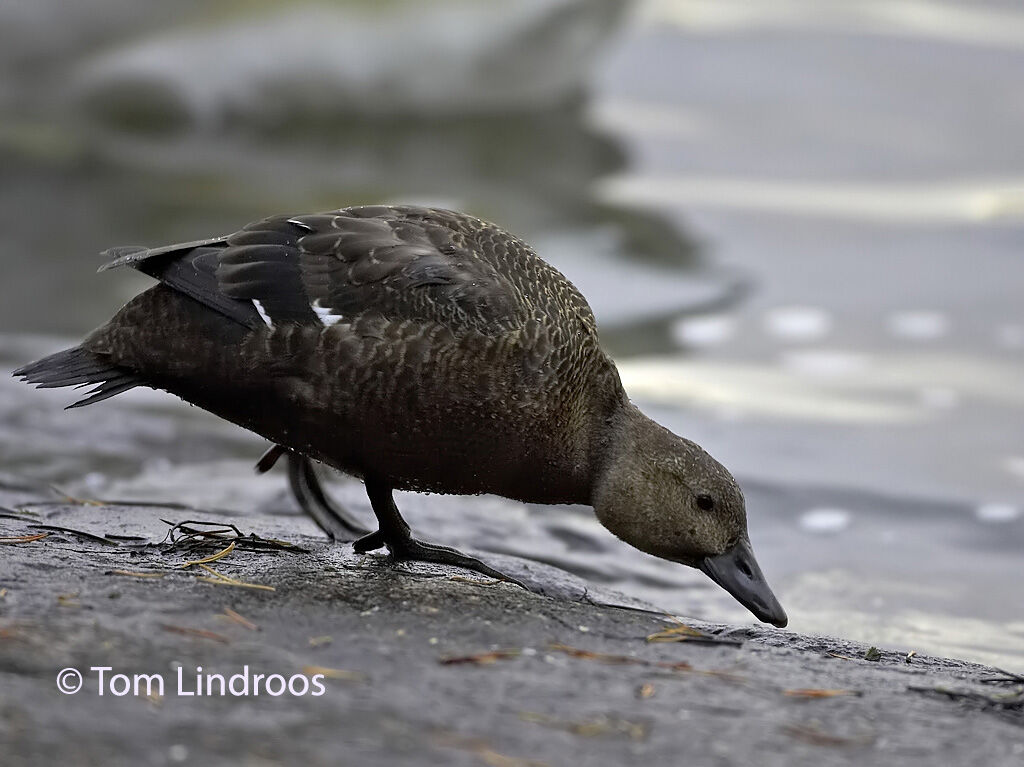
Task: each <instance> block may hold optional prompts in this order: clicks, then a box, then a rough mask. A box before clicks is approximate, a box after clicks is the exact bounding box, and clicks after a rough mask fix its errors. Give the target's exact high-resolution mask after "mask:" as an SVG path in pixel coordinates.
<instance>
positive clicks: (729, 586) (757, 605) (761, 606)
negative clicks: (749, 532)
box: [700, 536, 789, 628]
mask: <svg viewBox="0 0 1024 767" xmlns="http://www.w3.org/2000/svg"><path fill="white" fill-rule="evenodd" d="M700 569H701V570H703V571H704V573H705V574H706V575H707V576H708V577H709V578H710V579H711V580H713V581H714V582H715V583H717V584H718V585H719V586H721V587H722V588H723V589H725V590H726V591H728V592H729V593H730V594H732V595H733V596H734V597H736V599H737V601H738V602H739V603H740V604H741V605H743V606H744V607H746V608H747V609H748V610H750V612H752V613H753V614H754V615H755V616H756V617H757V619H758V620H760V621H764V622H765V623H771V624H772V625H774V626H778V627H779V628H784V627H785V625H786V624H787V623H789V618H787V617H786V611H785V610H783V609H782V605H780V604H779V600H778V599H776V598H775V595H774V594H773V593H772V590H771V588H769V587H768V581H766V580H765V579H764V575H762V574H761V568H760V567H758V566H757V560H756V559H754V552H753V550H752V549H751V548H750V541H749V540H747V537H746V536H743V537H742V538H740V539H739V541H738V542H737V543H736V545H735V546H733V547H732V548H731V549H729V550H728V551H726V552H725V553H724V554H719V555H718V556H715V557H705V558H704V560H703V561H702V562H701V563H700Z"/></svg>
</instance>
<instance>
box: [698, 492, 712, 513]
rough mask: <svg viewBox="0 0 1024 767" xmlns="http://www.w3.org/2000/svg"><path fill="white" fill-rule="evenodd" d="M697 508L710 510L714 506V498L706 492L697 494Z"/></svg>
mask: <svg viewBox="0 0 1024 767" xmlns="http://www.w3.org/2000/svg"><path fill="white" fill-rule="evenodd" d="M697 508H698V509H703V510H704V511H711V510H712V509H713V508H715V499H714V498H712V497H711V496H710V495H708V494H707V493H701V494H700V495H698V496H697Z"/></svg>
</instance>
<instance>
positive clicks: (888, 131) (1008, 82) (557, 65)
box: [0, 0, 1024, 669]
mask: <svg viewBox="0 0 1024 767" xmlns="http://www.w3.org/2000/svg"><path fill="white" fill-rule="evenodd" d="M85 5H88V4H85ZM93 5H94V6H95V7H96V8H101V9H105V11H106V13H107V15H106V16H105V17H104V18H108V17H109V18H110V19H111V21H110V22H109V23H100V22H99V21H97V20H96V19H94V18H91V17H90V16H89V14H87V13H85V12H84V11H81V12H80V11H75V14H79V16H80V18H79V17H78V16H76V18H75V19H73V21H74V23H69V24H68V25H64V26H63V27H62V31H61V34H60V35H58V36H57V37H56V38H54V37H52V36H51V38H50V39H49V40H48V41H47V45H45V46H44V45H42V43H41V42H40V40H42V39H43V38H42V37H41V35H42V33H41V32H40V30H46V29H51V28H52V27H51V26H47V24H46V22H47V21H48V20H52V19H53V18H54V17H55V16H56V15H57V14H58V13H61V10H60V9H61V5H60V4H58V3H55V2H52V3H48V2H38V3H33V4H31V7H29V6H26V8H25V9H22V10H21V11H20V12H15V11H12V10H9V9H8V10H2V11H0V14H8V15H10V14H15V15H14V16H11V17H10V18H4V17H3V16H2V15H0V30H3V31H2V32H0V38H2V39H0V42H4V43H5V45H4V46H3V50H4V51H5V53H3V54H2V56H0V66H2V67H3V68H4V70H5V74H6V76H5V77H4V78H3V79H4V86H3V88H2V89H0V105H2V106H3V120H2V124H0V161H2V163H0V174H2V183H0V254H2V256H0V257H2V259H3V264H4V267H5V269H4V273H5V275H7V278H6V279H5V280H4V282H3V286H2V287H0V293H2V295H0V297H2V299H3V300H2V301H0V329H2V330H3V332H4V337H3V339H4V340H3V343H2V349H0V362H2V363H3V365H4V366H6V367H7V368H10V367H13V366H14V365H15V364H17V363H20V362H24V361H25V360H26V359H28V358H31V357H32V356H33V355H36V354H39V353H41V352H42V351H45V350H47V349H49V348H56V347H58V346H59V345H60V344H61V343H62V342H64V341H66V340H67V339H69V338H72V337H77V336H80V335H81V334H82V333H83V332H85V331H87V330H89V329H91V328H92V327H94V326H96V325H98V324H99V323H101V322H102V321H103V320H105V319H106V318H107V316H109V313H110V312H111V311H112V309H113V308H115V307H116V306H117V305H119V302H121V301H123V300H125V299H127V298H128V297H129V296H131V295H132V294H133V293H134V292H135V291H137V290H138V289H139V288H140V287H142V286H144V285H145V284H146V281H145V279H144V278H141V277H140V276H139V275H134V274H128V273H112V274H105V275H95V274H94V267H95V266H96V265H98V263H99V262H100V259H99V257H98V256H97V255H96V254H97V253H98V252H99V251H100V250H102V249H104V248H106V247H109V246H111V245H116V244H125V243H131V242H139V243H151V244H159V243H163V242H167V241H175V240H187V239H195V238H197V237H202V236H206V235H210V234H217V233H224V232H229V231H232V230H233V229H235V228H237V227H238V226H240V225H241V224H243V223H245V222H247V221H249V220H252V219H255V218H258V217H261V216H263V215H267V214H270V213H276V212H285V211H294V212H305V211H311V210H322V209H329V208H334V207H338V206H341V205H346V204H354V203H362V202H370V201H374V202H376V201H417V202H428V203H432V204H440V205H446V206H451V207H458V208H464V209H467V210H470V211H472V212H474V213H476V214H478V215H481V216H483V217H485V218H490V219H492V220H495V221H498V222H500V223H502V224H504V225H505V226H507V227H508V228H509V229H511V230H513V231H515V232H517V233H519V234H521V235H522V236H523V237H525V238H526V239H528V240H529V241H531V242H533V243H534V244H535V245H536V246H537V248H538V250H539V251H540V252H541V253H542V254H543V255H544V256H545V257H547V258H548V259H549V260H551V261H552V262H553V263H555V264H556V265H557V266H558V267H559V268H560V269H562V271H564V272H565V273H566V274H567V275H568V276H569V277H570V278H571V279H572V280H573V281H575V282H576V283H577V284H578V285H579V286H580V288H581V289H582V290H583V291H584V293H585V294H586V295H587V296H588V298H589V299H590V301H591V303H592V305H593V307H594V310H595V313H596V314H597V316H598V319H599V320H600V321H601V323H602V333H603V337H604V339H605V343H606V345H607V346H608V348H609V350H610V351H611V352H612V353H613V355H614V356H615V357H616V359H617V360H618V361H619V363H620V367H621V370H622V374H623V379H624V382H625V383H626V385H627V388H628V389H629V390H630V392H631V394H632V396H633V397H634V398H635V399H636V400H637V401H639V402H640V403H642V404H643V405H644V407H645V409H646V410H648V411H649V412H650V413H651V414H652V415H654V416H655V417H657V418H658V419H659V420H660V421H662V422H663V423H665V424H666V425H667V426H669V427H671V428H673V429H674V430H675V431H677V432H679V433H681V434H685V435H687V436H689V437H692V438H694V439H697V440H698V441H700V442H701V443H702V444H704V445H705V446H706V447H707V448H708V449H709V450H710V451H711V452H712V453H713V454H714V455H715V456H716V457H718V458H719V459H720V460H722V461H723V462H724V463H726V464H727V465H728V466H730V467H731V468H732V469H733V471H734V473H735V474H736V475H737V476H738V477H739V478H740V479H741V481H742V483H743V484H744V487H745V490H746V493H747V499H748V509H749V514H750V525H751V529H752V538H753V541H754V545H755V548H756V550H757V552H758V555H759V558H760V560H761V563H762V566H763V569H764V570H765V571H766V573H767V574H768V576H769V578H770V580H771V581H772V583H773V585H774V586H775V588H776V592H777V593H778V594H779V596H780V598H781V600H782V601H783V603H784V604H785V605H786V607H787V608H788V610H789V612H790V616H791V627H792V628H793V629H795V630H797V631H804V632H822V633H838V634H844V635H847V636H851V637H856V638H861V639H864V640H866V641H869V642H874V643H877V644H881V645H885V646H888V647H896V648H906V649H907V650H908V651H909V650H918V651H929V652H938V653H945V654H952V655H958V656H962V657H971V658H978V659H981V660H987V661H992V662H997V663H1000V664H1005V665H1009V666H1013V667H1015V668H1017V669H1022V668H1024V559H1022V551H1024V418H1022V415H1024V413H1022V410H1024V303H1022V301H1021V296H1022V295H1024V255H1022V254H1024V97H1022V95H1021V90H1020V83H1021V82H1022V81H1024V10H1019V9H1017V7H1016V6H1015V5H1013V4H1006V3H998V2H991V3H956V2H952V1H949V2H935V3H928V4H921V3H911V2H902V0H900V1H897V2H892V3H857V2H852V0H851V2H828V3H821V2H812V0H806V2H801V1H797V0H794V2H789V3H757V2H741V1H740V0H726V1H723V2H714V3H711V2H669V1H668V0H659V1H658V2H650V3H645V4H642V5H639V6H632V7H629V8H627V7H626V6H625V4H624V3H618V2H600V3H591V4H583V3H574V2H568V1H566V2H555V1H554V0H552V1H551V2H541V1H540V0H536V1H535V2H534V1H529V0H523V2H513V3H508V4H490V3H477V4H467V3H459V2H452V3H447V4H444V5H445V6H446V7H447V10H446V11H445V14H449V15H443V18H444V19H445V20H446V24H447V25H446V26H444V27H443V29H444V30H449V31H444V32H442V31H441V29H442V28H435V27H423V26H422V25H421V24H420V19H419V17H418V16H417V13H418V11H417V10H416V9H415V7H414V6H415V4H408V3H388V4H385V10H384V11H380V9H378V10H377V11H376V13H385V14H387V13H390V14H395V17H394V18H396V19H401V21H400V22H394V23H392V22H387V23H386V24H385V25H384V27H381V26H380V25H381V24H382V22H381V18H380V17H378V16H374V15H373V14H372V13H369V11H367V9H366V7H365V6H366V4H359V3H355V4H350V5H345V4H339V5H338V8H340V9H341V10H338V11H336V13H340V14H356V15H357V17H358V24H362V25H363V26H362V27H358V29H359V30H362V38H365V39H369V40H373V39H375V38H373V35H374V34H378V33H379V30H380V29H381V28H385V27H386V28H387V30H388V32H387V34H388V35H390V37H389V38H388V39H389V40H390V41H391V42H390V43H389V46H390V49H394V47H395V46H396V45H404V46H405V47H407V48H408V50H409V51H411V52H412V53H416V52H418V51H421V49H422V56H428V54H430V52H431V51H433V52H435V53H436V50H437V49H438V48H441V49H443V55H440V54H437V55H433V54H431V56H432V58H428V59H427V60H429V61H430V62H431V64H430V66H432V67H433V69H432V70H431V69H430V68H428V67H426V65H424V67H422V68H419V67H415V66H412V65H410V64H408V63H405V64H404V65H403V66H395V65H394V62H391V61H388V57H387V56H386V55H385V54H386V52H387V50H389V46H385V45H384V44H380V45H376V46H374V45H364V46H363V47H362V48H360V51H361V55H360V56H359V57H357V58H356V59H352V60H351V61H350V60H348V59H345V58H344V57H342V58H340V59H338V58H334V59H329V60H328V61H327V63H326V64H325V63H324V60H321V58H318V56H317V55H315V51H313V52H310V53H307V54H305V55H302V56H299V55H294V56H291V58H288V56H289V54H287V53H284V54H281V55H282V56H284V57H285V59H286V61H285V63H286V64H287V66H283V67H282V69H281V70H274V73H273V77H271V76H270V75H266V74H264V76H262V79H260V77H255V78H254V76H253V74H252V71H253V69H252V68H253V67H254V66H256V65H257V64H258V63H259V62H258V61H256V62H255V63H254V62H253V61H250V60H249V59H246V58H245V57H242V58H241V59H239V58H238V57H234V58H232V59H231V61H230V62H225V63H224V66H223V69H222V70H221V71H218V72H217V73H216V77H215V78H213V77H204V76H203V70H202V68H201V67H200V66H199V64H200V63H201V62H204V61H207V60H208V59H207V58H204V57H209V56H211V55H212V54H211V53H210V50H211V46H213V48H214V49H216V47H217V46H221V50H232V51H235V50H244V49H246V47H247V46H246V45H245V41H246V40H248V39H252V36H253V35H260V34H264V32H265V30H266V28H267V27H268V25H270V26H271V27H273V25H274V24H275V23H277V24H278V25H279V26H278V27H277V28H280V22H275V21H274V19H273V18H272V17H267V16H264V15H261V13H263V11H261V5H260V4H259V3H223V4H221V5H220V6H217V8H218V9H219V10H217V11H216V12H211V11H210V10H209V9H208V8H205V6H204V7H200V6H199V4H189V3H180V4H178V5H177V6H175V7H176V8H177V9H178V14H177V15H174V14H170V13H168V12H166V11H157V10H153V11H152V12H150V13H149V15H144V14H141V12H140V11H139V10H138V9H137V8H136V7H135V4H128V3H118V2H117V0H93ZM470 5H472V6H473V8H471V9H468V10H467V8H468V7H469V6H470ZM925 5H927V8H925V7H924V6H925ZM324 7H325V6H317V7H316V8H313V9H310V8H309V7H307V6H305V5H304V4H301V3H296V4H293V6H292V13H293V15H295V17H296V18H300V19H302V18H306V17H305V16H304V15H303V14H306V13H312V14H314V15H315V16H314V17H315V18H318V19H320V22H321V23H320V24H319V26H321V27H322V28H323V29H325V30H327V31H330V30H333V29H336V28H340V27H335V26H331V25H332V24H334V23H335V22H337V21H338V20H339V19H341V20H342V21H345V22H346V23H345V24H343V25H342V26H344V27H345V28H347V29H349V32H348V33H346V34H351V29H352V23H349V22H350V19H349V17H347V16H344V15H342V16H332V17H331V19H326V18H324V17H322V16H316V14H324V13H326V11H324V10H323V8H324ZM331 7H332V8H333V7H334V6H331ZM129 8H130V9H134V10H130V11H129V10H126V9H129ZM496 8H501V9H502V10H501V11H500V12H501V13H503V14H506V15H505V17H503V22H502V24H500V25H495V24H493V23H486V21H485V20H486V18H487V17H486V13H488V12H491V13H493V12H496V11H495V9H496ZM204 9H205V10H204ZM114 11H120V12H119V13H114ZM926 11H927V12H926ZM332 12H335V11H332ZM367 14H369V15H367ZM353 18H356V17H353ZM240 19H241V20H242V21H239V20H240ZM114 20H116V21H114ZM435 21H436V20H435ZM353 23H354V22H353ZM240 24H241V26H239V25H240ZM453 24H454V25H456V26H457V28H458V30H459V31H460V34H450V28H451V25H453ZM375 25H376V26H375ZM239 29H243V30H248V31H247V32H245V34H242V33H240V32H239V31H238V30H239ZM261 30H262V31H261ZM339 34H340V33H339ZM247 35H248V37H247ZM403 35H404V36H405V37H403ZM431 35H433V36H434V37H431ZM362 38H361V39H362ZM432 39H434V40H438V41H441V42H443V43H444V45H438V46H431V45H429V44H426V43H429V42H430V40H432ZM424 40H426V43H425V42H424ZM396 41H397V42H396ZM225 46H226V47H225ZM417 46H420V47H417ZM310 47H311V48H314V47H315V46H314V45H313V43H310ZM412 53H410V56H411V55H412ZM417 55H419V54H417ZM403 61H406V62H407V61H408V59H405V58H403ZM247 62H248V65H247ZM331 67H333V68H334V69H331ZM207 69H209V67H207ZM281 71H284V72H285V74H281ZM311 71H312V72H314V74H315V75H316V76H315V77H313V78H312V84H311V85H309V87H308V88H307V89H306V90H302V89H300V88H298V87H296V85H295V83H296V82H299V81H301V79H302V77H303V73H306V74H308V73H309V72H311ZM338 71H340V72H342V73H343V75H344V76H335V75H334V74H331V73H332V72H334V73H336V72H338ZM325 72H326V73H327V74H325ZM431 72H433V74H434V76H429V75H430V74H431ZM442 72H443V73H444V76H443V77H442V76H441V73H442ZM147 78H148V79H147ZM275 78H276V79H275ZM289 78H290V79H289ZM527 86H528V87H527ZM140 93H141V94H148V96H147V97H146V98H143V97H142V96H140ZM225 94H227V95H225ZM149 97H151V98H149ZM225 104H227V106H225ZM339 105H343V106H339ZM119 399H123V400H124V401H123V402H122V403H120V404H117V403H107V404H104V406H102V407H98V408H88V409H86V410H84V411H76V412H73V413H67V414H65V413H63V412H60V411H59V409H58V408H57V406H58V405H59V404H63V403H65V402H66V401H68V397H67V396H66V393H64V392H56V393H54V392H50V393H45V392H32V391H31V390H29V389H28V388H27V387H24V386H21V385H18V384H15V383H14V382H11V381H9V380H0V408H2V411H3V415H2V419H0V420H2V423H0V436H2V435H3V434H6V435H7V438H4V439H2V440H0V456H2V461H3V466H4V471H5V472H7V473H10V474H16V475H21V476H26V475H27V476H33V477H37V478H42V479H46V480H54V481H60V482H62V483H65V484H66V485H68V486H69V487H73V488H78V489H82V490H86V491H88V492H90V493H92V494H94V495H96V496H99V497H114V496H120V497H124V496H126V495H129V496H132V497H135V498H159V499H164V500H169V499H173V500H184V501H191V502H195V503H198V504H200V505H206V506H222V507H230V508H240V509H245V508H252V507H253V506H259V507H261V508H278V507H280V508H284V507H285V506H286V498H285V495H284V493H283V489H282V488H283V481H282V479H281V478H280V477H279V476H269V477H261V478H259V479H254V478H253V477H252V475H251V473H250V470H249V468H248V466H247V464H248V463H249V462H251V461H252V460H254V459H255V457H256V456H257V455H258V453H259V451H260V449H261V443H260V441H259V440H258V439H256V438H253V437H250V436H248V435H245V434H242V433H241V432H239V431H237V430H235V429H234V428H232V427H228V426H226V425H221V424H218V423H216V422H215V421H214V419H212V418H210V417H207V416H205V415H204V414H202V413H200V412H199V411H196V410H193V409H190V408H187V407H185V406H182V405H180V404H177V403H175V402H174V401H173V400H171V398H169V397H167V396H165V395H158V394H155V393H140V392H134V393H132V394H130V395H126V396H125V397H123V398H119ZM26 429H27V430H28V431H29V432H30V433H32V434H33V435H35V437H34V438H33V440H32V443H31V444H24V442H23V441H22V440H21V438H20V437H19V438H18V440H17V441H15V438H14V435H16V434H17V435H21V434H23V433H24V432H25V430H26ZM337 489H338V492H339V493H340V494H341V495H342V496H343V497H345V498H346V499H347V501H348V503H349V504H350V505H351V506H352V507H353V509H355V510H356V511H357V512H363V513H368V507H367V504H366V502H365V500H364V499H363V497H362V495H361V489H360V488H359V487H358V486H357V485H355V484H353V483H351V482H345V481H341V482H340V484H339V485H338V488H337ZM499 510H500V511H501V513H498V511H499ZM491 511H493V512H494V513H490V512H491ZM410 516H411V515H410ZM411 521H412V523H413V524H414V526H416V527H418V528H420V529H422V530H423V532H424V533H425V534H427V535H430V536H433V537H436V538H438V539H442V540H444V541H446V542H449V543H453V544H457V545H465V546H475V547H479V548H483V549H492V550H495V551H503V552H510V553H516V554H521V555H525V556H532V557H536V558H538V559H542V560H545V561H549V562H553V563H556V564H559V565H562V566H565V567H567V568H569V569H572V570H574V571H576V572H579V573H581V574H584V575H586V576H587V577H590V578H593V579H594V580H598V581H601V582H604V583H609V584H612V585H614V586H616V587H618V588H620V589H622V590H624V591H628V592H630V593H634V594H637V595H639V596H643V597H645V598H648V599H650V600H651V601H654V602H656V603H658V604H660V605H662V606H664V607H666V608H668V609H672V610H678V611H680V612H683V613H687V614H698V615H700V616H702V617H708V618H717V619H729V620H737V621H743V620H746V619H747V618H748V616H746V615H745V613H744V612H743V610H742V608H740V607H739V606H738V605H736V604H734V603H733V602H732V601H731V599H730V598H729V597H728V596H727V595H725V594H724V593H721V592H720V591H718V590H717V589H715V588H713V587H712V586H710V584H708V583H707V581H706V579H704V577H703V576H702V575H700V574H699V573H695V572H693V571H689V570H684V569H682V568H679V567H678V566H675V565H671V564H669V563H665V562H660V561H654V560H652V559H651V558H649V557H646V556H645V555H642V554H640V553H638V552H635V551H633V550H631V549H628V548H626V547H625V546H624V545H623V544H620V543H619V542H617V541H616V540H614V539H613V538H612V537H611V536H610V535H609V534H607V533H606V532H604V531H603V530H602V529H601V528H600V526H599V525H598V524H597V522H596V521H595V520H594V519H593V516H592V514H591V513H590V512H589V510H586V509H582V508H581V509H567V510H551V509H542V508H527V507H516V508H514V509H513V510H512V511H508V510H507V508H506V507H504V506H499V505H498V504H497V503H496V502H494V501H492V500H489V499H465V498H440V497H428V498H426V499H425V501H423V503H422V509H421V511H420V512H419V513H418V515H417V516H416V517H414V518H412V519H411ZM297 524H303V525H305V524H307V523H305V522H301V523H298V522H297Z"/></svg>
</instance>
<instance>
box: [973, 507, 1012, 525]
mask: <svg viewBox="0 0 1024 767" xmlns="http://www.w3.org/2000/svg"><path fill="white" fill-rule="evenodd" d="M974 516H976V517H977V518H978V519H979V520H981V521H982V522H989V523H993V524H999V523H1002V522H1013V521H1014V520H1015V519H1017V518H1019V517H1020V508H1018V507H1017V506H1014V505H1013V504H1012V503H983V504H981V505H980V506H978V507H977V508H976V509H975V510H974Z"/></svg>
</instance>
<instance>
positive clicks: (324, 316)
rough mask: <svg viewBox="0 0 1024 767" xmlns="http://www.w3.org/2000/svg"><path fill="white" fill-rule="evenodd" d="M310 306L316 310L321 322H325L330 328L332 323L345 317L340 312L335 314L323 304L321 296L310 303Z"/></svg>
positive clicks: (325, 325)
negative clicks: (321, 303)
mask: <svg viewBox="0 0 1024 767" xmlns="http://www.w3.org/2000/svg"><path fill="white" fill-rule="evenodd" d="M310 307H311V308H312V309H313V311H314V312H316V316H317V317H319V318H320V322H321V323H323V325H324V327H326V328H329V327H331V325H334V324H337V323H338V322H340V321H341V320H342V319H344V318H343V317H342V316H341V315H340V314H333V313H332V312H331V310H330V309H328V308H327V307H326V306H321V305H320V299H319V298H318V299H316V300H315V301H314V302H313V303H312V304H310Z"/></svg>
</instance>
